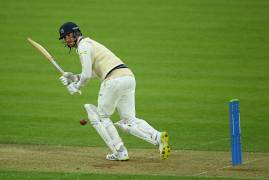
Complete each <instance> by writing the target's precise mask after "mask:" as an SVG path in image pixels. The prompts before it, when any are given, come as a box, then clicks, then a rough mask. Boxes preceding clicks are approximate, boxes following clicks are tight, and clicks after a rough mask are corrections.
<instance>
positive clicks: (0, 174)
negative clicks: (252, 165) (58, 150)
mask: <svg viewBox="0 0 269 180" xmlns="http://www.w3.org/2000/svg"><path fill="white" fill-rule="evenodd" d="M0 178H2V179H6V180H9V179H10V180H13V179H23V180H24V179H25V180H26V179H31V180H32V179H54V180H56V179H57V180H58V179H79V180H83V179H112V180H113V179H117V180H121V179H130V180H134V179H148V180H151V179H152V180H161V179H172V180H173V179H177V180H207V179H209V180H210V179H212V180H213V179H217V180H231V179H234V178H229V177H226V178H223V177H191V176H147V175H111V174H105V175H104V174H86V173H48V172H16V171H0ZM236 179H238V180H241V179H242V180H243V179H248V178H236Z"/></svg>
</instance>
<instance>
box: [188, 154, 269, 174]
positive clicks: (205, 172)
mask: <svg viewBox="0 0 269 180" xmlns="http://www.w3.org/2000/svg"><path fill="white" fill-rule="evenodd" d="M268 158H269V157H263V158H258V159H254V160H251V161H246V162H243V164H242V165H246V164H250V163H253V162H256V161H260V160H264V159H268ZM230 167H233V166H232V165H227V166H224V167H221V168H217V169H216V170H215V171H220V170H222V169H226V168H230ZM208 172H209V171H203V172H200V173H197V174H194V175H193V176H200V175H203V174H207V173H208Z"/></svg>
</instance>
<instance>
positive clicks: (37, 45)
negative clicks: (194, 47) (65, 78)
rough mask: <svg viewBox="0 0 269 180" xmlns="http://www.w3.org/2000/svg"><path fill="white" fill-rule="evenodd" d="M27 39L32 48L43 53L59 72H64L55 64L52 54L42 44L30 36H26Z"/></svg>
mask: <svg viewBox="0 0 269 180" xmlns="http://www.w3.org/2000/svg"><path fill="white" fill-rule="evenodd" d="M27 40H28V42H29V43H30V44H31V45H32V46H33V47H34V48H36V49H37V50H38V51H39V52H41V54H43V55H44V56H45V58H46V59H47V60H49V61H50V62H51V63H52V64H53V66H54V67H55V68H56V69H57V70H58V71H59V72H60V73H61V74H64V70H63V69H62V68H61V67H60V66H59V65H58V64H57V62H56V61H55V60H54V58H53V57H52V55H51V54H50V53H49V52H48V51H47V50H46V49H45V48H44V47H43V46H41V45H40V44H39V43H37V42H35V41H34V40H32V39H31V38H27Z"/></svg>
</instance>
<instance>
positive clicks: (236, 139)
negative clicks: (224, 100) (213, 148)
mask: <svg viewBox="0 0 269 180" xmlns="http://www.w3.org/2000/svg"><path fill="white" fill-rule="evenodd" d="M229 107H230V108H229V109H230V130H231V148H232V165H233V166H236V165H239V164H242V149H241V141H240V136H241V129H240V106H239V100H238V99H232V100H230V103H229Z"/></svg>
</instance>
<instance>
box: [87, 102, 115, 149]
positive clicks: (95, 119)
mask: <svg viewBox="0 0 269 180" xmlns="http://www.w3.org/2000/svg"><path fill="white" fill-rule="evenodd" d="M84 107H85V109H86V111H87V114H88V119H89V121H90V122H91V124H92V126H93V127H94V128H95V130H96V131H97V132H98V134H99V135H100V136H101V138H102V139H103V140H104V141H105V143H106V145H107V146H108V147H109V149H110V150H111V151H112V152H113V153H116V152H117V151H116V148H115V146H114V144H113V141H112V139H111V137H110V135H109V134H108V132H107V130H106V128H105V127H104V125H103V124H102V123H101V121H100V118H99V115H98V114H97V109H96V106H94V105H92V104H85V105H84Z"/></svg>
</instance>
